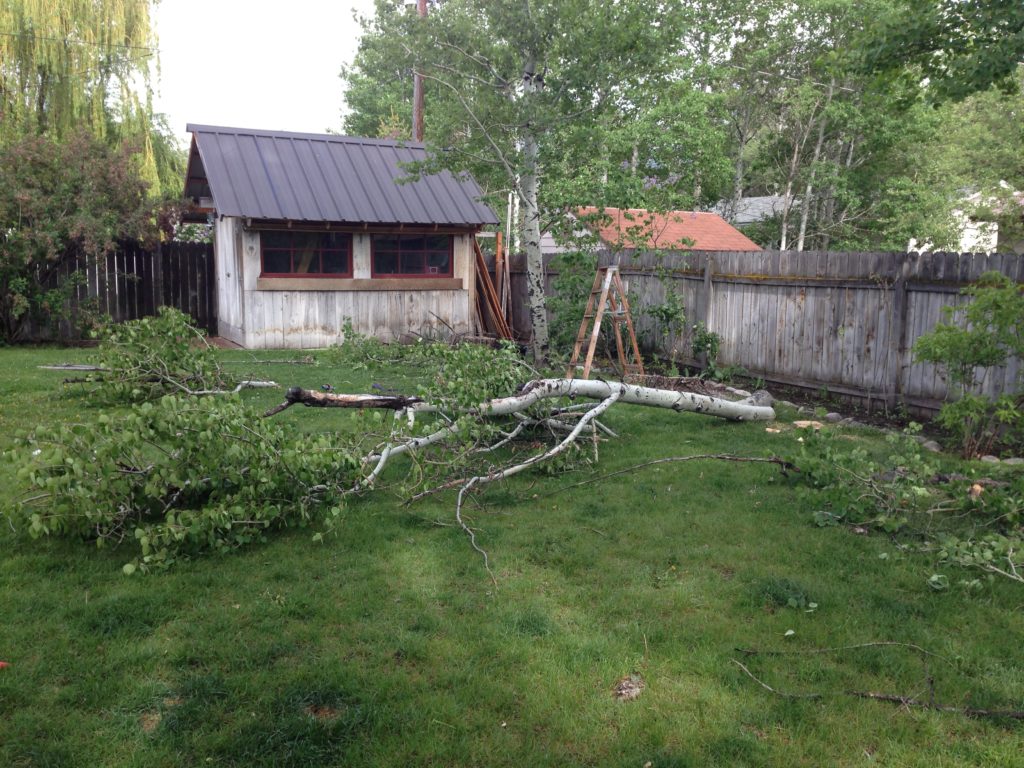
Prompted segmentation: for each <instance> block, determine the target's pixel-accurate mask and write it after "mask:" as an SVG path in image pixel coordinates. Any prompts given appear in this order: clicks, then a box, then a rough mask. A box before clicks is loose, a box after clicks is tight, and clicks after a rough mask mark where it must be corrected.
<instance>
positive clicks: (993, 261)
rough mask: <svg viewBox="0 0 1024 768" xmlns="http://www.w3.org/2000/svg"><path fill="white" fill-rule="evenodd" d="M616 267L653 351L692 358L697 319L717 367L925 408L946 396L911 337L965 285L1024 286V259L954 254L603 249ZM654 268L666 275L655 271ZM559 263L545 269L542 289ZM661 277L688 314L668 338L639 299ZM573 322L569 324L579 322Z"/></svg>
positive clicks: (519, 264) (520, 296)
mask: <svg viewBox="0 0 1024 768" xmlns="http://www.w3.org/2000/svg"><path fill="white" fill-rule="evenodd" d="M599 259H600V263H601V264H611V263H618V264H620V266H621V271H622V275H623V279H624V281H625V282H626V287H627V291H628V292H629V295H630V303H631V304H632V306H633V307H634V320H635V322H636V325H637V329H638V333H639V335H640V336H641V338H642V339H644V340H645V342H646V345H647V347H648V349H652V350H656V351H657V353H658V354H662V355H665V356H668V355H669V354H671V352H672V351H673V349H674V350H675V351H676V353H677V359H679V360H682V361H684V362H688V363H693V362H695V361H693V360H692V356H691V355H690V354H689V349H690V343H691V335H692V326H693V324H694V323H696V322H703V323H705V325H706V326H707V327H708V329H709V330H712V331H714V332H716V333H718V334H719V335H720V336H721V338H722V347H721V353H720V355H719V360H718V362H719V365H720V366H727V365H736V366H740V367H742V368H745V369H746V370H747V371H748V372H749V373H750V374H751V375H753V376H760V377H762V378H764V379H766V380H768V381H774V382H779V383H785V384H793V385H796V386H800V387H806V388H812V389H816V390H821V389H828V390H829V391H830V392H833V393H839V394H843V395H849V396H853V397H855V398H858V399H860V400H863V401H865V402H867V403H869V404H872V405H873V404H878V403H885V404H887V405H889V406H893V405H895V404H896V403H902V404H905V405H909V406H914V407H916V408H922V409H925V410H932V409H934V408H936V407H938V405H939V404H940V403H941V401H942V400H943V399H944V398H946V396H947V394H948V388H947V384H946V381H945V380H944V379H943V377H942V376H941V375H940V373H939V371H937V370H936V367H935V366H933V365H929V364H925V363H916V362H914V360H913V353H912V347H913V344H914V341H915V340H916V339H917V338H918V337H919V336H921V335H922V334H924V333H927V332H928V331H930V330H931V329H932V328H934V327H935V324H936V323H937V322H939V320H940V319H942V309H943V307H947V306H956V305H959V304H961V303H963V302H964V298H963V297H962V296H960V295H959V292H960V290H961V289H962V288H963V287H964V286H966V285H967V284H969V283H970V282H972V281H974V280H976V279H977V278H978V277H979V276H980V275H981V274H982V273H984V272H987V271H997V272H1002V273H1003V274H1005V275H1007V276H1009V277H1010V278H1012V279H1014V280H1017V281H1019V282H1024V258H1022V257H1020V256H1015V255H1001V254H993V255H985V254H959V253H928V254H916V253H910V254H905V253H840V252H824V251H821V252H819V251H811V252H794V251H784V252H780V251H758V252H696V251H693V252H677V253H671V254H666V255H658V254H653V253H644V252H639V253H635V254H634V253H633V252H630V251H626V252H621V253H618V254H612V253H608V252H604V253H601V254H600V257H599ZM659 272H660V273H661V274H663V275H664V276H665V278H664V279H659ZM556 275H557V270H553V269H549V273H548V276H547V288H548V292H549V294H550V293H551V291H552V285H553V282H554V279H555V277H556ZM666 283H667V284H668V285H669V286H671V289H672V290H675V291H676V292H678V293H679V294H680V295H681V297H682V300H683V304H684V305H685V307H686V312H687V326H688V328H687V330H686V332H684V333H683V334H682V335H681V336H680V337H675V336H670V337H668V338H667V339H666V338H664V337H663V335H662V333H661V329H660V328H658V327H657V324H656V322H655V321H654V320H653V319H652V318H651V317H649V316H646V315H645V314H644V313H643V307H644V306H650V305H653V304H659V303H661V302H663V301H664V299H665V290H666ZM512 289H513V297H514V301H513V315H514V316H513V320H514V323H515V326H516V327H517V328H528V327H529V319H528V308H527V306H526V275H525V273H524V270H523V260H522V258H521V257H520V258H518V259H514V260H513V263H512ZM574 322H575V321H574ZM1020 372H1021V363H1020V361H1012V362H1011V364H1010V365H1008V366H1007V367H1006V368H1005V369H1000V370H996V371H993V372H992V373H991V374H990V375H989V376H988V378H987V380H986V382H985V389H986V392H988V393H990V394H994V393H998V392H1002V391H1006V390H1007V389H1008V388H1011V387H1012V386H1013V385H1014V383H1015V382H1016V381H1017V377H1018V376H1019V375H1020Z"/></svg>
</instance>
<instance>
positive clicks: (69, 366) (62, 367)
mask: <svg viewBox="0 0 1024 768" xmlns="http://www.w3.org/2000/svg"><path fill="white" fill-rule="evenodd" d="M38 367H39V368H41V369H43V370H44V371H100V372H102V373H109V372H110V369H109V368H104V367H103V366H101V365H86V364H85V363H57V364H55V365H40V366H38Z"/></svg>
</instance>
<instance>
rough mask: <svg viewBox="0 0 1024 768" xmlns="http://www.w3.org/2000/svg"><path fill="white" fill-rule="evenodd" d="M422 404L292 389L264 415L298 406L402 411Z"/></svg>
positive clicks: (411, 400)
mask: <svg viewBox="0 0 1024 768" xmlns="http://www.w3.org/2000/svg"><path fill="white" fill-rule="evenodd" d="M422 402H423V400H422V399H421V398H418V397H406V396H404V395H341V394H336V393H333V392H315V391H313V390H311V389H303V388H302V387H291V388H290V389H289V390H288V391H287V392H285V394H284V402H283V403H281V404H280V405H275V406H274V407H273V408H271V409H269V410H268V411H267V412H266V413H264V414H263V418H268V417H270V416H273V415H275V414H278V413H280V412H281V411H283V410H285V409H286V408H291V407H292V406H293V405H296V404H301V405H304V406H306V407H307V408H384V409H390V410H393V411H401V410H403V409H405V408H408V407H410V406H412V405H416V404H419V403H422Z"/></svg>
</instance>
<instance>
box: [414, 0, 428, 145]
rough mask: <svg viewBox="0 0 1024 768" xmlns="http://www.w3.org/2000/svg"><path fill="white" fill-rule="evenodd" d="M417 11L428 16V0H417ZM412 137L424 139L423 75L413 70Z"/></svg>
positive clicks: (415, 139) (425, 16) (423, 16)
mask: <svg viewBox="0 0 1024 768" xmlns="http://www.w3.org/2000/svg"><path fill="white" fill-rule="evenodd" d="M416 11H417V13H419V15H420V18H421V19H425V18H427V0H416ZM412 138H413V141H423V76H422V75H421V74H420V73H419V72H415V71H414V72H413V79H412Z"/></svg>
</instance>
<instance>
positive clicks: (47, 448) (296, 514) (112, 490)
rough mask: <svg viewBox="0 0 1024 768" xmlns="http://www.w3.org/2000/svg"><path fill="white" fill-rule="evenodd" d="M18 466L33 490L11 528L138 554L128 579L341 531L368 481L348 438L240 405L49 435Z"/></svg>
mask: <svg viewBox="0 0 1024 768" xmlns="http://www.w3.org/2000/svg"><path fill="white" fill-rule="evenodd" d="M83 427H84V428H83ZM85 457H88V460H86V458H85ZM14 459H15V461H17V462H18V463H19V464H21V467H20V470H19V471H20V472H24V473H25V474H27V476H28V477H29V478H30V488H29V491H28V494H27V496H28V500H26V501H24V502H16V503H13V504H8V505H7V506H5V508H4V509H3V516H5V517H6V518H7V519H8V520H9V521H10V523H11V524H12V525H14V526H15V527H16V528H21V527H25V528H27V530H28V532H29V533H30V535H32V536H34V537H37V536H48V535H53V536H61V537H68V538H84V539H91V540H95V541H96V542H97V543H98V544H107V543H109V544H115V545H118V544H119V545H122V546H127V545H129V544H132V543H134V546H135V547H136V551H137V555H136V557H135V559H134V560H132V562H131V563H129V564H128V565H126V566H125V569H124V570H125V573H126V574H131V573H133V572H135V571H136V570H143V571H145V570H150V569H153V568H161V567H166V566H167V565H169V564H171V563H173V562H174V561H175V560H178V559H181V558H183V557H187V556H190V555H192V554H197V553H201V552H205V551H210V550H213V551H226V550H229V549H233V548H236V547H240V546H244V545H246V544H249V543H252V542H255V541H259V540H260V539H262V538H263V536H264V534H265V533H266V532H267V531H269V530H273V529H277V528H284V527H291V526H303V525H308V524H310V523H312V522H313V521H314V520H318V519H325V522H328V523H329V524H330V523H331V522H332V521H336V520H337V519H338V513H336V512H335V511H334V510H338V509H340V507H339V506H338V504H339V499H340V495H339V488H344V487H349V486H350V485H351V483H353V482H354V480H355V477H356V472H357V470H358V466H357V464H358V463H357V461H356V459H355V458H354V456H353V453H352V452H351V451H350V450H349V448H348V447H347V446H346V445H345V444H344V443H342V442H341V441H340V440H339V439H338V438H336V437H332V436H326V435H325V436H321V437H319V438H317V439H307V438H304V437H301V436H300V437H288V436H286V434H285V433H284V431H283V429H282V428H281V427H278V426H275V425H273V424H271V423H269V422H266V421H264V420H262V419H260V418H259V415H258V413H257V412H256V411H254V410H253V409H251V408H248V407H246V406H244V405H243V404H241V403H240V402H239V401H238V400H237V399H235V398H233V397H232V398H216V399H215V398H206V399H195V398H180V397H174V396H167V397H164V398H162V399H160V400H159V401H156V402H148V403H143V404H141V405H136V406H135V407H133V408H132V410H131V411H130V412H129V413H127V414H124V415H123V416H118V417H110V416H106V417H104V418H103V419H97V420H96V421H95V422H94V423H92V424H88V425H68V426H64V427H61V428H59V429H54V430H44V429H40V430H38V431H37V432H36V433H35V434H33V435H31V436H29V437H28V438H25V439H23V440H22V441H21V442H20V444H19V449H18V451H17V452H16V454H15V456H14ZM314 487H316V490H315V491H314ZM332 502H333V505H332ZM328 511H329V514H328Z"/></svg>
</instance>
